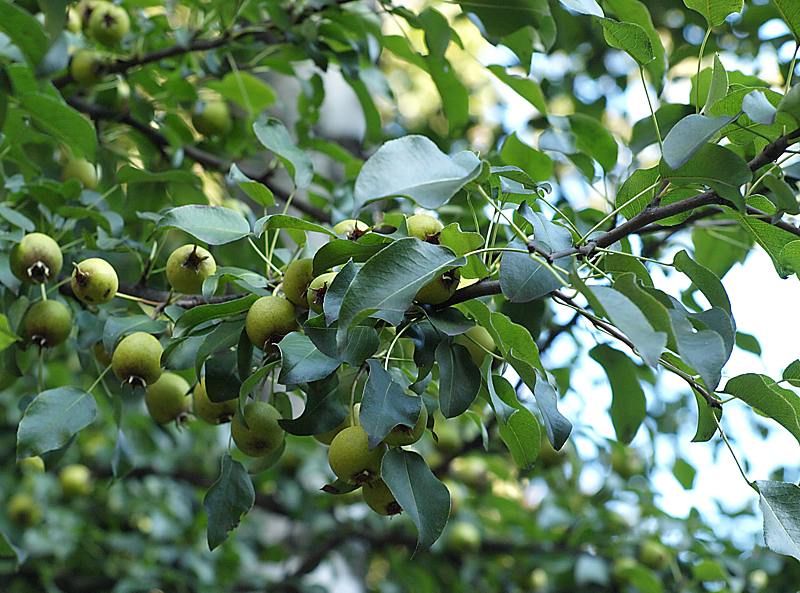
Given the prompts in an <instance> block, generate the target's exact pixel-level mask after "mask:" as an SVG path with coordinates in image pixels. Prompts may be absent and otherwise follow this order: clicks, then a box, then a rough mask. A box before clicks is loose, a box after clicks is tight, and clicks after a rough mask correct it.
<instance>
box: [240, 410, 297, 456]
mask: <svg viewBox="0 0 800 593" xmlns="http://www.w3.org/2000/svg"><path fill="white" fill-rule="evenodd" d="M280 418H281V415H280V412H278V410H276V409H275V408H274V407H273V406H271V405H269V404H268V403H266V402H259V401H256V402H250V403H248V404H247V405H246V406H245V407H244V422H243V421H242V417H241V416H239V414H236V415H235V416H234V417H233V421H232V422H231V436H233V442H234V443H236V446H237V447H239V450H240V451H241V452H242V453H244V454H245V455H249V456H250V457H263V456H264V455H269V454H270V453H272V452H274V451H275V450H276V449H277V448H278V447H280V446H281V443H283V439H284V437H285V436H286V433H285V432H284V430H283V428H281V426H280V424H278V420H280Z"/></svg>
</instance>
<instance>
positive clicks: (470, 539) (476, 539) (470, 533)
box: [447, 521, 481, 552]
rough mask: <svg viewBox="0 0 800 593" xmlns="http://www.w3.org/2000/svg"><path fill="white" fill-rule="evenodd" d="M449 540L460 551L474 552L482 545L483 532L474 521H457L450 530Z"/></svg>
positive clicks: (451, 545)
mask: <svg viewBox="0 0 800 593" xmlns="http://www.w3.org/2000/svg"><path fill="white" fill-rule="evenodd" d="M447 542H448V543H449V544H450V547H451V548H453V549H454V550H457V551H459V552H474V551H476V550H478V548H480V547H481V532H480V531H479V530H478V528H477V527H475V526H474V525H473V524H472V523H467V522H466V521H456V522H455V523H453V525H452V527H451V528H450V530H449V533H448V535H447Z"/></svg>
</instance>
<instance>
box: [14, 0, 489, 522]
mask: <svg viewBox="0 0 800 593" xmlns="http://www.w3.org/2000/svg"><path fill="white" fill-rule="evenodd" d="M102 4H104V3H102V2H99V3H92V2H84V3H82V4H81V11H82V12H80V15H81V18H82V20H83V21H84V22H86V19H87V18H88V22H93V21H94V19H99V18H100V17H99V16H96V15H101V14H106V15H108V14H110V13H108V12H107V11H106V12H102V11H101V9H102V8H103V7H102ZM98 11H101V12H98ZM86 13H91V14H89V15H88V16H87V14H86ZM96 37H97V39H98V40H100V39H101V37H102V34H97V35H96ZM105 39H107V38H105ZM206 107H209V105H206ZM195 127H196V128H197V129H198V131H200V132H201V133H204V134H207V135H214V134H217V133H219V131H220V130H219V129H217V130H213V129H212V128H211V127H209V126H208V122H205V123H203V122H201V120H197V121H195ZM96 173H97V172H96V170H95V168H94V167H93V165H91V164H90V163H88V162H86V161H81V160H80V159H72V160H71V161H69V163H68V165H67V166H66V167H65V171H64V176H65V178H70V179H77V180H78V181H79V182H80V183H81V184H82V185H83V186H84V187H86V188H89V189H91V188H93V187H95V186H96V183H97V176H96ZM405 228H406V229H407V232H408V235H409V236H411V237H415V238H416V239H418V240H420V241H425V242H429V243H433V244H438V243H439V240H440V236H441V234H442V232H443V230H444V227H443V225H442V223H441V222H439V221H438V220H437V219H435V218H433V217H431V216H428V215H424V214H418V215H414V216H410V217H409V218H407V219H406V220H405ZM333 231H334V233H335V234H336V235H338V236H339V237H341V238H343V239H346V240H349V241H358V240H359V239H361V237H363V236H364V235H366V234H368V233H370V232H373V229H372V228H371V227H370V226H369V225H367V224H366V223H364V222H362V221H359V220H355V219H352V220H344V221H341V222H339V223H338V224H337V225H335V226H334V228H333ZM10 263H11V269H12V271H13V272H14V274H15V276H16V277H17V278H18V279H19V280H20V281H21V282H23V283H28V284H37V283H38V284H44V283H47V282H50V281H53V280H55V279H56V278H57V277H58V275H59V273H60V272H61V270H62V268H63V255H62V253H61V249H60V248H59V246H58V244H57V243H56V241H55V240H53V239H52V238H51V237H49V236H47V235H45V234H42V233H30V234H28V235H26V236H25V237H24V238H23V239H22V240H21V241H20V242H19V243H18V244H17V245H15V247H14V249H13V250H12V253H11V257H10ZM314 263H315V262H314V260H313V258H297V259H293V260H292V261H291V262H289V263H288V264H287V265H286V267H285V268H284V270H283V274H282V282H281V284H280V285H278V287H276V289H275V290H274V291H273V293H272V294H269V295H266V296H261V297H259V298H257V299H256V300H254V301H253V303H252V304H251V306H250V307H249V309H248V310H247V313H246V316H245V321H244V329H245V334H246V336H247V338H248V339H249V340H250V342H251V343H252V345H253V346H254V347H255V348H257V349H259V350H260V351H262V352H263V355H264V356H265V358H266V357H270V356H274V355H275V354H276V352H277V351H276V349H275V345H276V344H278V343H279V342H280V341H281V340H282V339H283V338H284V337H285V336H286V335H287V334H289V333H291V332H294V331H298V330H299V329H300V327H301V324H300V321H301V320H302V319H304V318H305V316H306V315H311V316H314V315H322V314H324V313H325V302H326V295H327V294H328V293H329V292H330V291H331V290H332V289H334V288H335V283H336V279H337V277H338V276H337V274H338V272H337V271H336V270H335V269H334V270H322V271H317V270H315V265H314ZM71 265H72V270H71V274H70V277H69V288H70V291H71V293H72V295H73V296H74V297H75V298H76V299H77V300H79V301H80V302H81V303H83V305H84V306H85V307H86V308H88V309H89V310H96V309H97V307H99V306H102V305H104V304H106V303H109V302H110V301H111V300H112V299H114V297H115V296H117V295H118V294H119V293H118V291H119V279H118V277H117V272H116V270H115V269H114V267H113V266H112V265H111V264H110V263H109V262H108V261H106V260H105V259H102V258H99V257H91V258H88V259H84V260H81V261H77V262H74V263H72V264H71ZM163 270H164V275H165V277H166V281H167V282H168V284H169V287H170V296H172V295H197V294H201V293H204V292H205V294H208V293H209V292H213V290H214V289H215V288H216V284H215V283H214V282H213V280H214V277H215V274H216V273H217V264H216V261H215V259H214V256H213V254H212V253H211V252H210V251H209V250H208V249H206V248H205V247H203V246H201V245H198V244H195V243H188V244H185V245H180V246H178V247H176V248H175V249H173V250H172V252H171V253H170V255H169V256H168V258H167V260H166V265H165V267H164V268H163ZM208 281H211V282H210V283H209V282H208ZM458 283H459V272H458V270H457V269H456V270H452V271H449V272H446V273H444V274H442V275H440V276H439V277H437V278H435V279H434V280H432V281H431V282H430V283H429V284H427V285H425V286H423V287H422V288H421V289H420V290H419V292H418V294H417V295H416V301H417V302H418V303H420V304H438V303H443V302H445V301H447V300H448V299H449V298H450V297H451V296H452V295H453V293H454V291H455V289H456V288H457V286H458ZM121 296H126V295H121ZM176 298H177V297H176ZM72 325H73V315H72V311H71V309H70V307H68V306H67V305H66V304H65V303H64V302H62V301H60V300H55V299H41V300H37V301H36V302H34V303H33V304H32V305H31V306H30V307H29V309H28V311H27V312H26V314H25V316H24V317H23V320H22V324H21V334H22V335H23V337H24V338H25V340H26V341H27V342H28V343H30V344H33V345H36V346H38V347H40V348H53V347H56V346H58V345H60V344H63V343H64V342H65V341H67V339H68V338H69V336H70V333H71V330H72ZM386 331H393V328H386ZM393 335H394V334H393ZM455 342H456V343H458V344H460V345H461V346H462V347H464V348H466V350H467V351H468V352H469V355H470V356H471V357H472V359H473V360H474V361H475V363H476V364H478V365H480V364H483V362H484V361H485V359H486V357H487V356H489V355H490V354H491V353H492V352H493V351H494V349H495V345H494V341H493V340H492V337H491V335H490V334H489V333H488V332H487V331H486V330H485V329H483V328H481V327H473V328H471V329H470V330H469V331H467V332H466V333H465V334H463V335H460V336H457V337H456V338H455ZM106 347H109V349H108V350H107V349H106ZM92 351H93V352H94V355H95V357H96V359H97V361H98V362H99V363H100V364H102V365H103V366H105V367H108V369H110V370H111V371H112V372H113V374H114V376H115V377H116V378H117V379H118V380H119V381H120V382H121V383H122V384H124V385H127V386H129V388H130V389H131V390H132V391H134V392H136V391H139V392H141V393H143V395H144V398H143V399H144V404H145V406H146V409H147V411H148V413H149V415H150V416H151V418H152V419H153V421H154V422H156V423H157V424H161V425H166V424H170V423H176V424H178V425H180V424H182V423H184V422H185V421H186V420H188V419H189V418H191V417H196V418H198V419H200V420H202V421H204V422H206V423H208V424H212V425H220V424H225V423H230V431H231V437H232V440H233V443H234V444H235V445H236V447H237V448H238V449H239V451H240V452H241V453H242V454H244V455H246V456H248V457H251V458H254V459H256V460H265V462H267V461H266V460H271V459H275V458H277V457H275V456H277V455H280V454H281V453H282V451H283V448H284V444H285V437H286V433H285V430H284V429H283V427H282V426H281V421H282V414H281V412H280V411H279V410H278V408H276V407H275V406H274V405H272V404H271V403H269V402H267V401H261V400H259V399H256V400H253V401H249V402H242V403H240V402H239V399H238V398H231V397H230V394H229V393H227V391H226V389H224V387H225V386H221V385H219V384H218V383H217V382H214V381H209V378H208V377H202V378H200V380H199V381H198V382H197V383H195V384H194V385H192V384H190V382H189V381H188V380H187V378H186V377H184V376H183V375H182V374H180V373H176V372H172V371H165V370H163V366H162V356H163V355H164V348H163V346H162V343H161V341H160V340H159V338H158V337H156V336H154V335H152V334H150V333H147V332H143V331H132V332H125V333H123V335H122V336H120V338H119V339H118V340H117V342H116V344H113V347H110V346H109V344H107V343H103V342H97V343H96V344H95V345H94V346H93V347H92ZM360 376H361V375H360V374H358V375H356V377H355V378H354V379H353V382H352V384H351V385H347V386H346V389H348V390H350V391H351V393H356V392H357V391H359V390H358V389H357V388H358V386H359V384H358V381H359V380H363V381H364V382H365V381H366V378H363V379H359V377H360ZM360 386H361V387H362V389H361V391H363V383H361V384H360ZM342 388H344V386H343V387H342ZM351 399H353V398H352V396H351ZM359 406H360V404H359V403H354V404H353V407H352V408H351V409H350V410H349V414H348V415H347V416H346V418H344V419H343V420H342V421H341V422H340V423H339V425H337V426H336V427H334V428H332V429H330V430H327V431H324V432H320V433H319V434H316V435H314V437H315V438H316V439H317V440H318V441H319V442H321V443H323V444H325V445H328V446H329V449H328V462H329V465H330V468H331V470H332V472H333V473H334V474H335V475H336V476H337V478H338V480H339V482H341V484H347V485H349V488H351V489H353V488H360V489H361V494H362V496H363V500H364V502H365V503H366V504H367V505H368V506H369V507H370V508H371V509H372V510H374V511H375V512H376V513H378V514H380V515H394V514H397V513H399V512H401V507H400V504H399V503H398V502H397V500H396V499H395V496H394V495H393V494H392V492H391V490H390V488H389V486H388V485H387V484H386V483H385V482H384V481H383V479H382V477H381V464H382V461H383V458H384V455H385V453H386V451H387V450H388V449H389V448H391V447H406V446H409V445H413V444H414V443H416V442H417V441H419V440H420V439H421V438H422V436H423V434H424V433H425V430H426V428H427V427H428V425H429V422H428V421H429V417H428V409H427V408H426V406H425V405H424V403H423V404H422V405H421V406H420V412H419V415H418V417H417V418H416V420H415V421H414V423H413V425H412V426H406V425H402V424H401V425H398V426H395V427H394V428H392V429H391V430H390V431H389V433H388V434H387V435H386V436H385V438H384V439H383V440H382V441H381V442H379V443H377V444H375V443H371V442H370V439H369V437H368V435H367V432H366V431H365V430H364V428H363V427H362V426H361V425H360V422H359V413H360V408H359ZM84 469H85V468H84ZM84 469H81V468H80V467H70V468H66V469H65V472H63V475H62V477H61V479H62V485H63V487H64V491H65V494H66V493H69V494H68V495H69V496H75V495H80V494H86V493H88V491H89V488H90V483H91V481H90V477H89V476H88V475H85V473H86V472H85V471H84ZM26 504H27V502H26V501H25V500H22V499H20V500H19V501H17V502H15V506H16V507H17V508H16V509H15V511H14V512H15V514H16V516H18V517H19V518H20V520H31V518H35V517H34V515H35V513H33V511H32V510H30V509H28V508H27V507H26Z"/></svg>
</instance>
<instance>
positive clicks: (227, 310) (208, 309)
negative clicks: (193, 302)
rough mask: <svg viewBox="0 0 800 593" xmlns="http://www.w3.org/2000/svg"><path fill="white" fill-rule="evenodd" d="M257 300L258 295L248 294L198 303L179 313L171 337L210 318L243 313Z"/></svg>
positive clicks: (177, 335) (182, 333)
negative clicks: (220, 300) (238, 297)
mask: <svg viewBox="0 0 800 593" xmlns="http://www.w3.org/2000/svg"><path fill="white" fill-rule="evenodd" d="M257 300H258V295H255V294H248V295H247V296H244V297H242V298H240V299H235V300H232V301H227V302H224V303H212V304H209V305H200V306H198V307H193V308H192V309H189V310H188V311H186V313H184V314H183V315H181V317H180V319H178V321H177V322H175V329H174V330H173V337H176V338H179V337H181V336H183V335H184V334H186V333H187V332H188V331H189V330H190V329H192V328H193V327H195V326H196V325H199V324H201V323H204V322H206V321H210V320H212V319H221V318H223V317H225V318H227V317H230V316H231V315H236V314H237V313H243V312H244V311H247V310H248V309H249V308H250V305H252V304H253V303H254V302H256V301H257Z"/></svg>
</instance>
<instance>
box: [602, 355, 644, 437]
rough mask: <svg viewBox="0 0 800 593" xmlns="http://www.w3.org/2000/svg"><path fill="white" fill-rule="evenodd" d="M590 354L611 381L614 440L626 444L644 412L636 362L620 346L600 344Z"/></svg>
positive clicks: (633, 435) (635, 431)
mask: <svg viewBox="0 0 800 593" xmlns="http://www.w3.org/2000/svg"><path fill="white" fill-rule="evenodd" d="M589 356H591V357H592V359H594V360H595V361H596V362H598V363H599V364H600V365H602V367H603V370H604V371H605V372H606V375H608V382H609V383H610V384H611V393H612V399H611V422H612V423H613V424H614V431H615V432H616V434H617V440H618V441H620V442H621V443H625V444H626V445H627V444H628V443H630V442H631V441H632V440H633V438H634V437H635V436H636V433H637V432H638V431H639V427H640V426H641V425H642V422H644V419H645V417H646V416H647V409H646V402H645V397H644V391H642V386H641V385H640V384H639V379H638V377H637V374H636V365H634V364H633V361H631V359H630V358H628V357H627V356H625V355H624V354H623V353H622V352H620V351H619V350H615V349H614V348H612V347H611V346H608V345H607V344H600V345H598V346H595V347H594V348H592V349H591V350H590V351H589Z"/></svg>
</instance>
